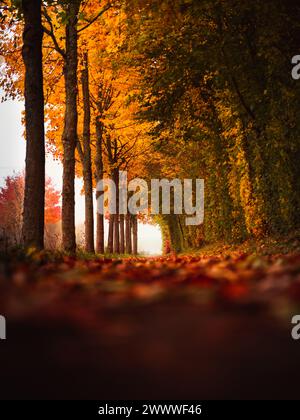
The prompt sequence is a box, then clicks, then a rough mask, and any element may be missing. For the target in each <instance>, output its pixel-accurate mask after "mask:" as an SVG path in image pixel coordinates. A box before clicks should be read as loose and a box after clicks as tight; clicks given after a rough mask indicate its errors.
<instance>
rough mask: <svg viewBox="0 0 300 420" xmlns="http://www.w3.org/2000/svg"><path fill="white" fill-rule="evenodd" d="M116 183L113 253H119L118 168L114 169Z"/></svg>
mask: <svg viewBox="0 0 300 420" xmlns="http://www.w3.org/2000/svg"><path fill="white" fill-rule="evenodd" d="M114 181H115V185H116V214H115V215H114V219H115V223H114V254H119V253H120V218H119V170H118V169H116V170H115V171H114Z"/></svg>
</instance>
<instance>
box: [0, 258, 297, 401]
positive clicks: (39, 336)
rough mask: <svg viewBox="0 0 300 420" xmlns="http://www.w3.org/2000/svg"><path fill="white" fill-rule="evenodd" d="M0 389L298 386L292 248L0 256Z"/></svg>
mask: <svg viewBox="0 0 300 420" xmlns="http://www.w3.org/2000/svg"><path fill="white" fill-rule="evenodd" d="M0 285H1V295H0V313H1V314H3V315H5V316H6V319H7V340H6V341H1V342H0V364H1V365H0V366H1V398H71V399H73V398H93V399H149V398H153V399H173V398H178V399H207V398H209V399H215V398H299V391H298V373H299V368H300V358H299V350H300V340H299V341H294V340H293V339H292V337H291V329H292V325H291V318H292V316H293V315H295V314H300V257H299V256H290V257H280V256H278V257H272V258H270V257H269V258H267V259H266V258H257V257H252V256H246V255H235V256H233V257H232V258H227V259H218V258H209V257H208V258H205V259H201V258H200V257H199V258H196V257H189V256H187V257H182V258H175V257H172V258H158V259H136V260H124V261H112V260H103V259H101V260H97V261H90V262H84V261H77V260H75V259H70V258H68V259H66V258H65V259H64V260H63V261H60V262H53V263H51V262H43V261H39V260H37V261H35V262H32V263H31V264H28V263H18V264H14V265H13V264H12V265H11V266H8V265H6V266H2V278H1V280H0Z"/></svg>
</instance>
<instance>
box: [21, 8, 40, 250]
mask: <svg viewBox="0 0 300 420" xmlns="http://www.w3.org/2000/svg"><path fill="white" fill-rule="evenodd" d="M22 9H23V14H24V20H25V27H24V32H23V43H24V44H23V50H22V55H23V60H24V64H25V123H26V170H25V195H24V215H23V232H22V236H23V242H24V245H25V246H26V247H29V246H33V247H36V248H37V249H43V247H44V223H45V221H44V219H45V217H44V212H45V129H44V94H43V65H42V40H43V29H42V23H41V1H39V0H23V1H22Z"/></svg>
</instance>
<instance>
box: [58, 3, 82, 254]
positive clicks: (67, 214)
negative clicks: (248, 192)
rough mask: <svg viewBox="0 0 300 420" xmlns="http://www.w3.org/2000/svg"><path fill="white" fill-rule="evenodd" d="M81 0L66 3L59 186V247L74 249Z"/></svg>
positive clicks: (70, 250)
mask: <svg viewBox="0 0 300 420" xmlns="http://www.w3.org/2000/svg"><path fill="white" fill-rule="evenodd" d="M80 3H81V0H74V1H72V2H69V3H68V6H67V17H68V19H67V24H66V59H65V66H64V78H65V91H66V109H65V125H64V132H63V138H62V141H63V149H64V158H63V189H62V234H63V248H64V249H65V251H67V252H71V253H74V252H75V251H76V236H75V185H74V180H75V148H76V143H77V123H78V112H77V67H78V51H77V48H78V47H77V44H78V34H77V23H78V14H79V8H80Z"/></svg>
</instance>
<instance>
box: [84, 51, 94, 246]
mask: <svg viewBox="0 0 300 420" xmlns="http://www.w3.org/2000/svg"><path fill="white" fill-rule="evenodd" d="M83 61H84V69H83V71H82V75H81V76H82V77H81V83H82V96H83V109H84V120H83V154H82V165H83V181H84V193H85V250H86V252H89V253H95V245H94V206H93V175H92V161H91V108H90V89H89V67H88V54H87V53H84V58H83Z"/></svg>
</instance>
